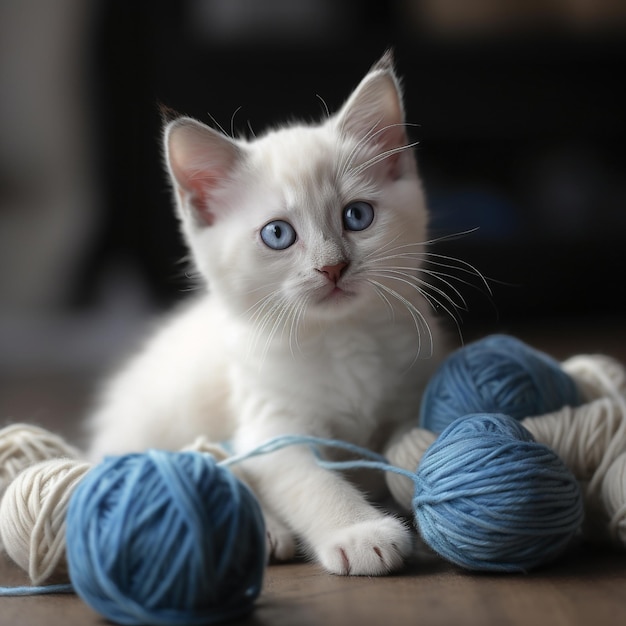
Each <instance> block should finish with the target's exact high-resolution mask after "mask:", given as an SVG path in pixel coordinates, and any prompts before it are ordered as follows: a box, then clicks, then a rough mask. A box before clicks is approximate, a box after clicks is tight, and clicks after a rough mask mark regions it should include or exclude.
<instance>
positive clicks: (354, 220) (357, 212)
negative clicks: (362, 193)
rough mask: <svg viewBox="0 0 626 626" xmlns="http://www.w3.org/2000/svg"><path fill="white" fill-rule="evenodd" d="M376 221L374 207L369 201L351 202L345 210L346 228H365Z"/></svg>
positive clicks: (344, 221)
mask: <svg viewBox="0 0 626 626" xmlns="http://www.w3.org/2000/svg"><path fill="white" fill-rule="evenodd" d="M373 221H374V207H372V205H371V204H368V203H367V202H351V203H350V204H349V205H348V206H347V207H346V208H345V209H344V210H343V225H344V228H345V229H346V230H365V229H366V228H367V227H368V226H370V224H371V223H372V222H373Z"/></svg>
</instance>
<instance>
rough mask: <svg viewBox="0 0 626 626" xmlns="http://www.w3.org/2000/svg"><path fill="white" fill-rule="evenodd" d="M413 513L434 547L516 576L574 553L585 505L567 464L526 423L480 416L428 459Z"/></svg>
mask: <svg viewBox="0 0 626 626" xmlns="http://www.w3.org/2000/svg"><path fill="white" fill-rule="evenodd" d="M413 512H414V515H415V521H416V524H417V526H418V528H419V531H420V534H421V535H422V537H423V539H424V541H425V542H426V544H427V545H429V546H430V547H431V548H432V549H433V550H434V551H435V552H437V553H438V554H440V555H441V556H443V557H444V558H446V559H448V560H449V561H451V562H453V563H455V564H457V565H460V566H461V567H464V568H466V569H470V570H476V571H492V572H493V571H502V572H516V571H528V570H530V569H532V568H534V567H537V566H538V565H542V564H544V563H546V562H548V561H550V560H552V559H554V558H555V557H556V556H558V555H559V554H560V553H561V552H562V551H563V550H564V549H565V548H566V547H567V545H568V544H569V543H570V542H571V540H572V539H573V537H574V536H575V535H576V534H577V533H578V532H579V530H580V528H581V525H582V521H583V502H582V495H581V492H580V488H579V485H578V482H577V481H576V479H575V477H574V476H573V474H572V473H571V472H570V471H569V470H568V469H567V467H566V466H565V464H564V463H563V462H562V461H561V459H560V458H559V457H558V456H557V455H556V454H555V452H553V451H552V450H551V449H550V448H549V447H548V446H545V445H543V444H540V443H537V442H535V441H534V440H533V438H532V435H531V434H530V433H529V432H528V431H527V430H526V429H525V428H523V426H521V424H520V423H519V422H518V421H516V420H514V419H513V418H511V417H508V416H506V415H497V414H475V415H470V416H465V417H462V418H459V419H457V420H456V421H454V422H453V423H452V424H450V425H449V426H448V427H447V428H446V429H445V430H444V431H443V433H441V435H440V436H439V437H438V438H437V439H436V440H435V442H434V443H433V444H432V445H431V446H430V447H429V448H428V450H427V451H426V453H425V454H424V456H423V457H422V460H421V462H420V465H419V467H418V469H417V473H416V476H415V494H414V497H413Z"/></svg>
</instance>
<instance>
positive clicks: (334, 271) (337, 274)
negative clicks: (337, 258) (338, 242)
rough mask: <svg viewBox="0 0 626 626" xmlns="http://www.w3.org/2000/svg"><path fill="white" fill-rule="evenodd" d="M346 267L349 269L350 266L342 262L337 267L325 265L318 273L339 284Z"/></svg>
mask: <svg viewBox="0 0 626 626" xmlns="http://www.w3.org/2000/svg"><path fill="white" fill-rule="evenodd" d="M346 267H348V264H347V263H345V262H344V261H342V262H341V263H337V264H336V265H324V267H320V268H319V269H318V270H317V271H318V272H321V273H322V274H324V276H326V278H328V280H330V281H331V282H332V283H335V284H337V282H338V281H339V279H340V278H341V275H342V274H343V272H344V270H345V269H346Z"/></svg>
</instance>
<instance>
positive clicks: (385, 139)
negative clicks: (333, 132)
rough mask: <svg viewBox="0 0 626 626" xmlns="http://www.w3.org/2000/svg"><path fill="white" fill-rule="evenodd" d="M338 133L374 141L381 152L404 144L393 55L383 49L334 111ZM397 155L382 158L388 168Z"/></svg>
mask: <svg viewBox="0 0 626 626" xmlns="http://www.w3.org/2000/svg"><path fill="white" fill-rule="evenodd" d="M337 122H338V125H339V126H338V127H339V129H340V132H341V133H342V134H345V135H352V136H354V137H356V138H358V139H362V140H364V141H367V142H368V143H369V142H373V143H375V144H376V145H377V146H378V147H379V149H380V151H381V152H386V151H388V150H394V149H395V148H400V147H403V146H405V145H406V144H407V135H406V129H405V124H404V107H403V104H402V93H401V89H400V84H399V81H398V78H397V77H396V74H395V72H394V69H393V56H392V54H391V52H387V53H386V54H385V55H384V56H383V57H382V58H381V59H380V60H379V61H378V62H377V63H376V64H375V65H374V66H373V67H372V69H371V70H370V71H369V72H368V73H367V74H366V76H365V78H363V80H362V81H361V83H360V84H359V85H358V87H357V88H356V89H355V90H354V91H353V93H352V95H351V96H350V97H349V98H348V101H347V102H346V103H345V104H344V106H343V108H342V109H341V110H340V111H339V113H338V114H337ZM398 156H399V154H392V155H391V156H390V157H389V158H388V159H386V161H388V163H387V165H388V167H390V168H393V167H395V165H396V164H397V157H398Z"/></svg>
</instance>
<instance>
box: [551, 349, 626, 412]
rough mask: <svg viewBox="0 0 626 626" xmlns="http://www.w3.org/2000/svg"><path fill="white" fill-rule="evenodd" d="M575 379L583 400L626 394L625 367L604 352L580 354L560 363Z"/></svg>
mask: <svg viewBox="0 0 626 626" xmlns="http://www.w3.org/2000/svg"><path fill="white" fill-rule="evenodd" d="M561 366H562V368H563V369H564V370H565V371H566V372H567V373H568V374H569V375H570V376H571V377H572V378H573V379H574V380H575V381H576V383H577V385H578V388H579V389H580V391H581V392H582V394H583V395H584V396H585V400H587V401H589V400H595V399H596V398H601V397H603V396H614V395H622V396H624V395H626V368H625V367H624V366H623V365H622V363H620V362H619V361H617V360H616V359H614V358H613V357H610V356H607V355H604V354H580V355H577V356H573V357H571V358H570V359H567V360H566V361H563V363H561Z"/></svg>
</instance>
